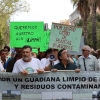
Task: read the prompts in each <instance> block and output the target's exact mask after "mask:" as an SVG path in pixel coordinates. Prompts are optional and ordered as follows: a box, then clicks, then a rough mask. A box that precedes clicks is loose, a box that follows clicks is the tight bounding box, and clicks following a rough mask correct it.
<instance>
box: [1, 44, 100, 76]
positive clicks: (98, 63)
mask: <svg viewBox="0 0 100 100" xmlns="http://www.w3.org/2000/svg"><path fill="white" fill-rule="evenodd" d="M58 70H74V71H75V72H80V71H99V70H100V49H98V50H97V51H94V50H93V49H92V48H90V47H89V46H88V45H84V46H83V47H82V55H71V54H69V53H68V50H66V49H61V50H58V49H52V48H49V49H47V50H46V51H45V52H40V51H39V52H38V54H36V53H34V52H32V47H31V46H29V45H25V46H23V47H22V48H15V49H14V50H13V51H12V52H11V54H10V47H9V46H5V47H4V48H3V49H2V50H0V71H1V72H11V73H21V74H24V75H27V74H29V71H31V72H33V73H35V72H36V73H39V74H42V73H44V71H53V72H56V71H58Z"/></svg>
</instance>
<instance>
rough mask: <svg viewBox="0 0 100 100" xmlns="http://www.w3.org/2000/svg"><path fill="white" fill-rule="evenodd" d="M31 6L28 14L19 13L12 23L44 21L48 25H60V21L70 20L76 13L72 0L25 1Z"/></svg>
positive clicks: (13, 16) (15, 15)
mask: <svg viewBox="0 0 100 100" xmlns="http://www.w3.org/2000/svg"><path fill="white" fill-rule="evenodd" d="M25 1H26V2H27V3H29V4H30V11H29V12H28V13H20V12H19V13H17V14H14V15H12V17H11V21H43V22H44V23H48V26H49V28H50V27H51V23H52V22H56V23H59V22H60V20H65V19H66V20H67V19H69V15H70V14H71V13H72V12H73V11H74V8H73V4H72V3H71V0H25Z"/></svg>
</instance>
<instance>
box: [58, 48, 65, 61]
mask: <svg viewBox="0 0 100 100" xmlns="http://www.w3.org/2000/svg"><path fill="white" fill-rule="evenodd" d="M64 50H66V49H64V48H63V49H61V50H60V51H59V52H58V59H59V61H60V62H61V59H60V56H61V53H62V52H63V51H64Z"/></svg>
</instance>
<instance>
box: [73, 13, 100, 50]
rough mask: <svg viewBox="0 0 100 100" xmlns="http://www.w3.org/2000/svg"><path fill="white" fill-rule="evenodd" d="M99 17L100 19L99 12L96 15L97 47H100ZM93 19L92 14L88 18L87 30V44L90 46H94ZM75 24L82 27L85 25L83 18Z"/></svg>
mask: <svg viewBox="0 0 100 100" xmlns="http://www.w3.org/2000/svg"><path fill="white" fill-rule="evenodd" d="M99 19H100V15H99V14H97V15H96V26H97V28H96V32H97V36H96V38H97V49H99V48H100V20H99ZM91 20H92V16H90V17H89V18H88V24H87V32H88V36H87V44H88V45H89V46H91V47H93V42H92V41H93V40H92V30H91V29H92V22H91ZM75 25H76V26H81V27H83V20H82V19H81V20H79V22H77V23H76V24H75Z"/></svg>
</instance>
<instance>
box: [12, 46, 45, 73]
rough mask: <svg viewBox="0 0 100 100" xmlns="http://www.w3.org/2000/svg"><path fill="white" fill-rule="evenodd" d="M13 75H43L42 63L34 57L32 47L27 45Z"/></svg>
mask: <svg viewBox="0 0 100 100" xmlns="http://www.w3.org/2000/svg"><path fill="white" fill-rule="evenodd" d="M12 72H13V73H21V74H23V75H27V74H32V73H34V72H38V73H40V74H41V73H43V72H44V70H43V67H42V66H41V62H40V60H39V59H37V58H33V57H32V47H31V46H28V45H25V46H24V47H23V48H22V59H19V60H17V61H16V63H15V65H14V68H13V71H12Z"/></svg>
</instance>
